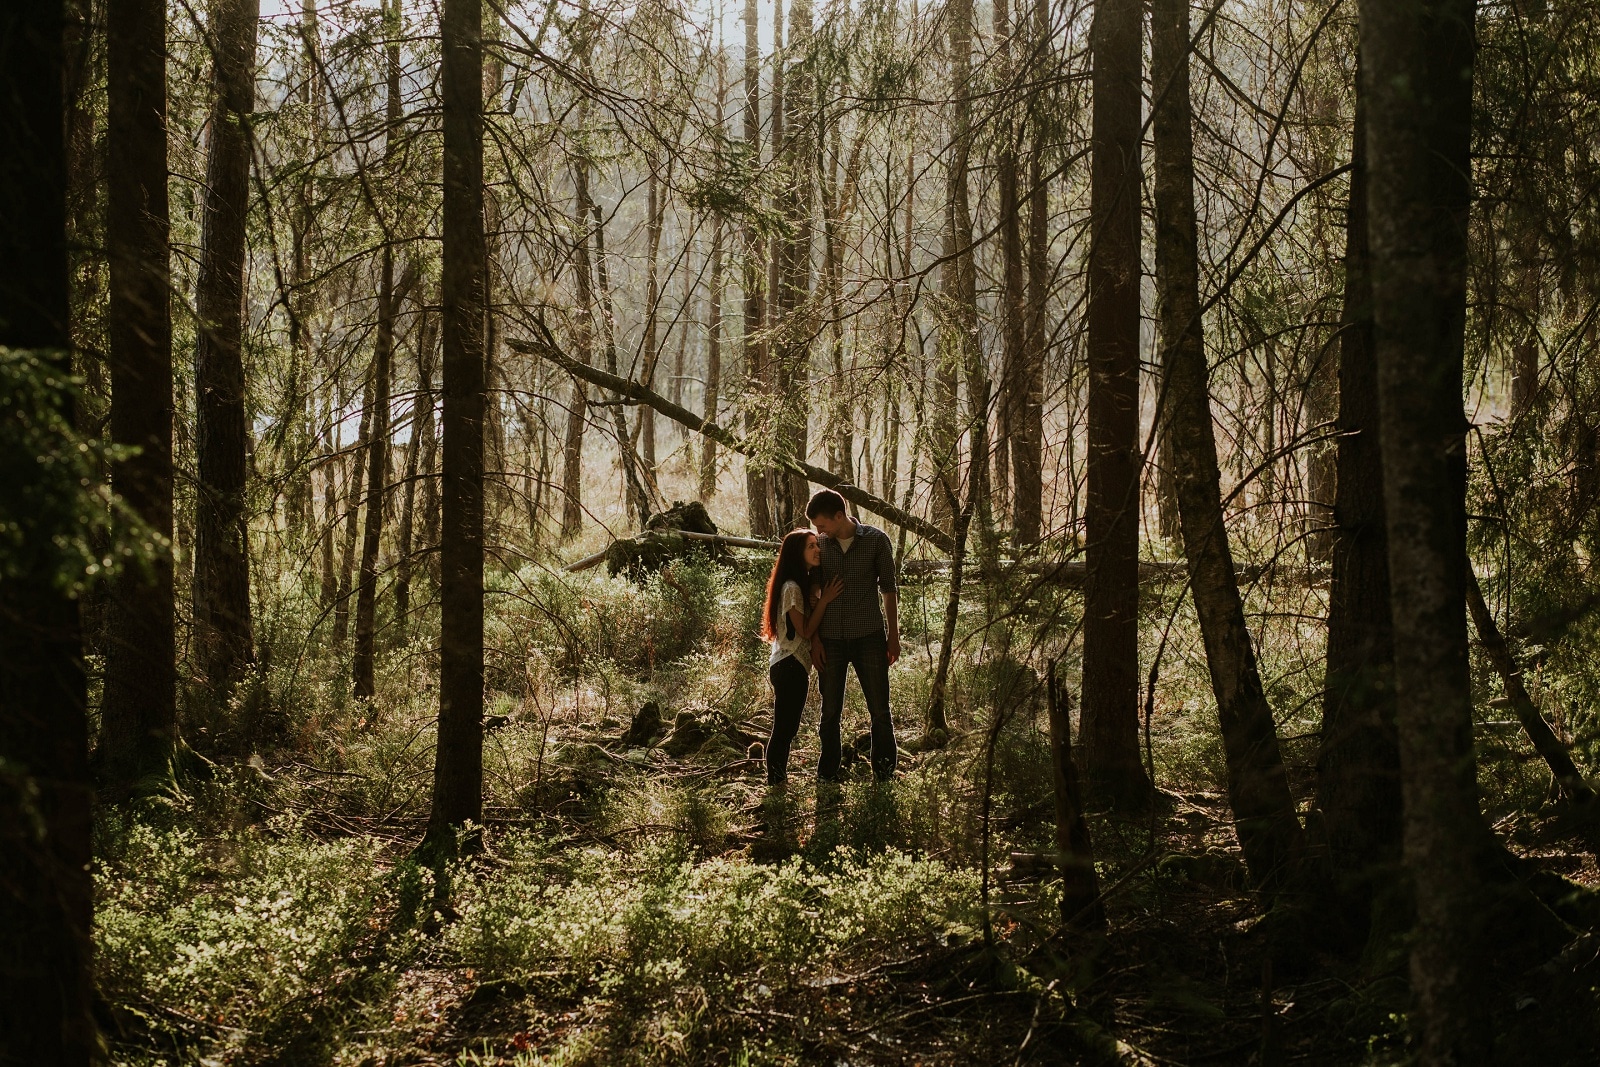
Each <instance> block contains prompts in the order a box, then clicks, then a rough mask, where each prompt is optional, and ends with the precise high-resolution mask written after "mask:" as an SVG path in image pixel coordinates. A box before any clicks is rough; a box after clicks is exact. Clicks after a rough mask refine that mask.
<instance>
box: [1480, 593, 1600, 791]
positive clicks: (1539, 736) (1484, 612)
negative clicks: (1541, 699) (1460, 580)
mask: <svg viewBox="0 0 1600 1067" xmlns="http://www.w3.org/2000/svg"><path fill="white" fill-rule="evenodd" d="M1466 591H1467V608H1468V610H1469V611H1470V612H1471V614H1472V624H1473V626H1474V627H1475V628H1476V629H1477V631H1478V644H1479V645H1480V646H1482V648H1483V651H1484V654H1485V655H1487V656H1488V657H1489V662H1490V664H1492V665H1493V667H1494V672H1495V673H1496V674H1498V675H1499V676H1500V684H1501V685H1503V686H1504V687H1505V691H1506V700H1507V701H1508V702H1509V703H1510V705H1511V711H1512V713H1513V714H1514V715H1516V717H1517V721H1518V722H1520V723H1522V729H1523V732H1524V733H1526V734H1527V735H1528V740H1529V741H1531V742H1532V743H1533V748H1534V751H1535V752H1537V753H1539V758H1540V759H1542V760H1544V762H1545V766H1547V767H1549V768H1550V774H1551V776H1552V777H1553V778H1554V779H1555V783H1556V788H1557V789H1558V790H1559V791H1560V793H1561V796H1562V798H1563V799H1564V800H1566V801H1567V803H1569V804H1589V803H1591V802H1593V800H1594V790H1593V789H1590V788H1589V783H1588V782H1586V781H1584V778H1583V774H1582V772H1580V771H1579V770H1578V768H1577V765H1576V764H1574V763H1573V762H1572V753H1570V752H1568V751H1567V746H1566V745H1564V744H1562V742H1561V738H1559V737H1557V736H1556V734H1555V731H1554V730H1552V729H1550V724H1549V723H1547V722H1545V721H1544V716H1543V715H1540V714H1539V707H1538V705H1537V704H1535V703H1534V702H1533V697H1532V695H1530V694H1529V692H1528V687H1527V686H1526V685H1524V684H1523V681H1522V667H1521V665H1519V664H1518V663H1517V660H1516V657H1515V656H1513V655H1512V654H1511V649H1510V647H1508V646H1507V645H1506V639H1505V638H1504V637H1502V636H1501V634H1500V628H1499V627H1498V626H1496V625H1495V622H1494V615H1493V614H1492V613H1491V612H1490V611H1489V605H1488V604H1486V603H1484V600H1483V590H1482V589H1481V588H1479V586H1478V576H1477V574H1475V573H1474V572H1473V571H1472V570H1471V569H1468V571H1467V587H1466Z"/></svg>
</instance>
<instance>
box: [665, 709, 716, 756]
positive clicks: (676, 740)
mask: <svg viewBox="0 0 1600 1067" xmlns="http://www.w3.org/2000/svg"><path fill="white" fill-rule="evenodd" d="M709 740H711V731H710V730H708V729H706V725H705V723H703V722H701V721H700V717H699V716H698V715H696V714H695V713H694V712H692V711H680V712H678V717H677V718H676V719H675V720H674V721H673V724H672V733H670V734H668V735H667V739H666V740H665V741H663V742H661V751H663V752H665V753H666V754H667V755H669V756H673V757H677V758H681V757H683V756H692V755H694V754H695V753H696V752H699V751H700V749H702V748H703V747H705V743H706V742H707V741H709Z"/></svg>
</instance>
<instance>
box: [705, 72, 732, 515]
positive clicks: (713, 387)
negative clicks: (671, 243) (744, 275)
mask: <svg viewBox="0 0 1600 1067" xmlns="http://www.w3.org/2000/svg"><path fill="white" fill-rule="evenodd" d="M726 80H727V74H726V68H725V65H724V63H723V60H722V57H721V56H720V55H719V56H718V59H717V134H718V136H719V137H720V136H721V135H722V132H723V126H722V107H723V99H724V97H725V95H726V89H725V82H726ZM721 400H722V216H721V215H717V216H715V217H713V218H712V220H711V293H710V297H709V307H708V308H707V310H706V394H705V404H704V411H705V420H706V421H707V422H716V421H717V405H718V404H719V403H720V402H721ZM716 493H717V442H716V441H715V440H713V439H712V438H709V437H708V438H706V440H705V444H704V445H703V446H702V448H701V452H700V500H701V501H702V502H708V501H710V500H711V498H712V497H714V496H715V495H716Z"/></svg>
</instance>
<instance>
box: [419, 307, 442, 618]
mask: <svg viewBox="0 0 1600 1067" xmlns="http://www.w3.org/2000/svg"><path fill="white" fill-rule="evenodd" d="M441 332H442V328H441ZM435 354H436V352H435V350H434V349H433V348H432V347H431V345H430V347H429V350H428V375H427V377H426V379H425V381H426V383H427V389H428V412H427V415H426V416H425V417H424V419H423V422H422V462H421V467H422V552H423V554H424V556H423V558H424V560H425V564H424V569H425V570H426V571H427V572H428V580H429V581H431V582H432V583H433V589H434V591H437V590H438V588H439V582H440V579H441V578H442V577H443V574H442V565H441V563H440V559H439V527H440V525H441V520H442V519H443V516H442V515H440V510H441V508H440V499H439V498H440V495H441V493H440V486H439V482H440V472H439V419H438V418H437V417H436V416H435V415H434V412H435V410H436V405H437V404H438V402H437V399H436V398H437V396H438V394H436V393H434V392H433V366H434V364H433V358H434V356H435ZM438 406H439V407H442V406H443V405H438ZM441 414H442V412H441Z"/></svg>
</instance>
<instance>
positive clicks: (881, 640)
mask: <svg viewBox="0 0 1600 1067" xmlns="http://www.w3.org/2000/svg"><path fill="white" fill-rule="evenodd" d="M822 646H823V650H824V651H825V652H826V654H827V657H828V658H827V662H826V663H824V664H823V667H822V725H821V727H820V728H819V729H818V731H817V732H818V734H819V736H820V737H821V739H822V757H821V759H820V760H818V762H817V777H818V778H822V779H824V780H834V779H837V778H838V777H839V756H840V752H839V718H840V716H841V715H842V714H843V713H844V684H845V678H846V674H845V671H846V669H847V668H849V667H852V666H853V667H855V671H856V681H858V682H859V683H861V695H862V696H864V697H866V699H867V712H868V713H869V714H870V715H871V716H872V776H873V777H874V778H876V779H877V780H878V781H880V782H881V781H885V780H887V779H888V778H889V776H890V775H892V774H893V773H894V764H895V747H894V720H893V719H891V718H890V717H889V643H888V640H887V639H886V638H885V637H884V635H883V634H881V633H875V634H868V635H867V636H866V637H851V638H845V639H843V640H839V639H835V638H828V639H825V640H824V641H823V642H822Z"/></svg>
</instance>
